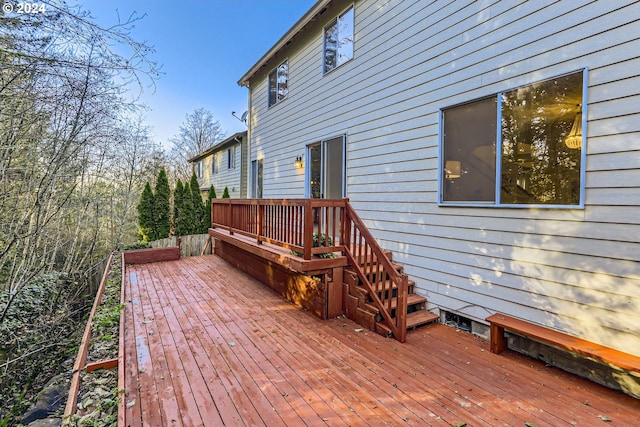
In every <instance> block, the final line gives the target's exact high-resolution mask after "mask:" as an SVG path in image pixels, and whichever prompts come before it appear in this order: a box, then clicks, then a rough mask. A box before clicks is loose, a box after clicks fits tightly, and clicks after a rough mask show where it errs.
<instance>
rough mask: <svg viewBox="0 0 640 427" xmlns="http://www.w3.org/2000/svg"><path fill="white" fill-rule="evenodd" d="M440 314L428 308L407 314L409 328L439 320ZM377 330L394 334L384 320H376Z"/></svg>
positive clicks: (389, 334) (382, 333) (386, 334)
mask: <svg viewBox="0 0 640 427" xmlns="http://www.w3.org/2000/svg"><path fill="white" fill-rule="evenodd" d="M439 318H440V316H438V315H437V314H435V313H432V312H430V311H427V310H420V311H414V312H413V313H409V314H408V315H407V330H409V329H415V328H417V327H419V326H423V325H426V324H428V323H431V322H434V321H436V320H438V319H439ZM376 332H377V333H379V334H380V335H383V336H385V337H390V336H391V335H392V333H391V329H389V327H388V326H387V325H385V324H384V323H383V322H376Z"/></svg>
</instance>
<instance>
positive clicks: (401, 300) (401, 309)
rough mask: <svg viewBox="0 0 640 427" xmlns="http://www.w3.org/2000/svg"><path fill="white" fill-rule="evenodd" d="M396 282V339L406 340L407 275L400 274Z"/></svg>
mask: <svg viewBox="0 0 640 427" xmlns="http://www.w3.org/2000/svg"><path fill="white" fill-rule="evenodd" d="M399 282H400V283H398V296H397V298H398V302H397V305H396V320H397V324H396V328H397V331H398V341H400V342H405V341H407V292H408V289H407V288H408V286H409V277H408V276H407V275H406V274H402V275H400V280H399Z"/></svg>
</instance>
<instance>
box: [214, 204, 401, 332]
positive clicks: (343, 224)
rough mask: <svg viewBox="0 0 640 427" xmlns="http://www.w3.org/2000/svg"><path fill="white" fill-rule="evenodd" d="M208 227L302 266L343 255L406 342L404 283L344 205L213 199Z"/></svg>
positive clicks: (393, 330) (346, 205)
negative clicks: (295, 258) (278, 250)
mask: <svg viewBox="0 0 640 427" xmlns="http://www.w3.org/2000/svg"><path fill="white" fill-rule="evenodd" d="M211 227H212V228H221V229H224V230H227V231H228V232H229V233H230V234H234V233H237V234H241V235H243V236H248V237H250V238H253V239H255V240H256V243H257V244H263V243H269V244H273V245H277V246H280V247H282V248H285V249H289V250H291V251H292V252H293V253H295V254H299V255H300V256H302V258H304V259H305V260H310V259H311V258H312V256H313V255H321V254H325V253H330V252H341V253H343V254H344V255H346V256H347V258H348V260H349V263H350V264H351V265H352V266H353V268H354V269H355V270H356V272H357V274H358V276H359V278H360V280H361V281H362V283H363V285H364V287H365V289H366V290H367V292H368V294H369V296H370V297H371V300H372V301H373V304H374V305H375V306H376V307H377V309H378V311H379V312H380V315H381V316H382V319H383V320H384V322H385V323H386V324H387V326H388V327H389V329H390V330H391V333H392V334H393V335H394V337H395V338H396V339H397V340H398V341H401V342H404V341H405V340H406V334H407V327H406V326H407V288H408V282H409V279H408V277H407V276H406V275H405V274H401V273H399V272H398V271H397V270H396V269H395V268H394V266H393V264H392V263H391V260H390V259H389V257H387V255H386V253H385V252H384V250H383V249H382V248H381V247H380V245H379V244H378V242H377V241H376V239H375V238H374V237H373V235H372V234H371V232H370V231H369V229H368V228H367V227H366V225H365V224H364V222H363V221H362V219H360V217H359V216H358V214H357V213H356V211H355V210H354V209H353V207H352V206H351V204H350V203H349V199H212V200H211ZM314 237H315V240H316V244H314ZM374 278H375V280H374ZM387 278H388V279H387ZM394 289H395V293H394ZM379 294H380V295H382V298H381V297H380V296H379ZM394 309H395V311H396V315H395V317H392V311H393V310H394Z"/></svg>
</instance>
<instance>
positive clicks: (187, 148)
mask: <svg viewBox="0 0 640 427" xmlns="http://www.w3.org/2000/svg"><path fill="white" fill-rule="evenodd" d="M224 136H225V134H224V132H223V131H222V127H221V126H220V122H218V121H217V120H215V118H214V117H213V114H211V112H210V111H208V110H206V109H204V108H198V109H196V110H195V111H194V112H193V113H191V114H187V115H186V117H185V121H184V122H183V124H182V125H181V126H180V132H179V133H178V135H176V136H174V137H173V138H172V139H171V143H172V147H171V160H172V164H171V166H172V169H173V172H174V176H173V178H174V179H176V180H177V179H181V180H182V181H188V180H189V178H190V177H191V173H192V170H191V165H189V162H188V160H189V159H190V158H192V157H193V156H195V155H196V154H198V153H201V152H203V151H205V150H206V149H208V148H211V147H213V146H214V145H215V144H216V143H218V142H220V141H221V140H222V139H223V138H224Z"/></svg>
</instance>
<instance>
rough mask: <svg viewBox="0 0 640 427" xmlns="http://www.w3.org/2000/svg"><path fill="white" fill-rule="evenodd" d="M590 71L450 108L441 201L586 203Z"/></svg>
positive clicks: (445, 119)
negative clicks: (585, 138) (585, 102)
mask: <svg viewBox="0 0 640 427" xmlns="http://www.w3.org/2000/svg"><path fill="white" fill-rule="evenodd" d="M584 74H585V72H584V71H580V72H577V73H571V74H567V75H564V76H560V77H556V78H553V79H549V80H544V81H541V82H537V83H533V84H530V85H527V86H522V87H519V88H516V89H513V90H510V91H506V92H502V93H499V94H497V95H496V96H493V97H490V98H485V99H481V100H476V101H474V102H470V103H468V104H464V105H461V106H455V107H451V108H447V109H444V110H443V111H442V129H443V134H442V159H441V165H440V169H441V183H442V186H441V197H440V201H441V203H443V204H489V205H504V206H519V205H524V206H531V205H543V206H551V205H553V206H581V205H582V203H583V201H582V194H583V187H584V183H583V182H582V177H583V173H582V168H583V135H582V124H583V91H584Z"/></svg>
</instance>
